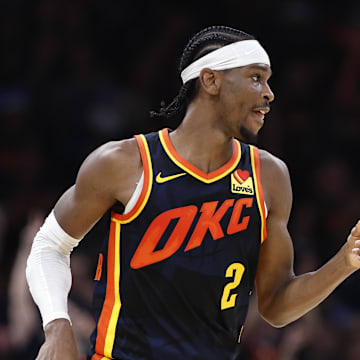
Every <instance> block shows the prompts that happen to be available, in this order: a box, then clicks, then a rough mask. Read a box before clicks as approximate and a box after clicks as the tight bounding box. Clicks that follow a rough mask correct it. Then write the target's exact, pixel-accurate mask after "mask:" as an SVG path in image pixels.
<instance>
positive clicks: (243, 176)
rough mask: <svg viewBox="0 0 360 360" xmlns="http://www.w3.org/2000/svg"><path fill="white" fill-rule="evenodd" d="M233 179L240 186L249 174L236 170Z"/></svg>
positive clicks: (245, 171)
mask: <svg viewBox="0 0 360 360" xmlns="http://www.w3.org/2000/svg"><path fill="white" fill-rule="evenodd" d="M234 175H235V179H236V180H237V181H238V182H239V183H240V184H242V183H243V182H244V181H245V180H246V179H247V178H248V177H249V176H250V173H249V172H248V171H247V170H239V169H238V170H236V171H235V173H234Z"/></svg>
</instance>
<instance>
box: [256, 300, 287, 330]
mask: <svg viewBox="0 0 360 360" xmlns="http://www.w3.org/2000/svg"><path fill="white" fill-rule="evenodd" d="M258 310H259V314H260V315H261V317H262V318H263V319H264V320H265V321H266V322H267V323H268V324H270V325H271V326H273V327H275V328H282V327H284V326H286V325H288V324H289V323H291V322H292V321H291V320H290V319H289V318H287V316H286V313H285V312H284V311H277V310H276V309H275V307H272V306H267V307H265V306H260V305H259V309H258Z"/></svg>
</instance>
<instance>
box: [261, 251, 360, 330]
mask: <svg viewBox="0 0 360 360" xmlns="http://www.w3.org/2000/svg"><path fill="white" fill-rule="evenodd" d="M346 246H347V245H346V244H345V245H344V246H343V248H342V249H341V250H340V251H339V252H338V253H337V254H336V255H335V256H334V257H333V258H332V259H331V260H330V261H328V262H327V263H326V264H325V265H323V266H322V267H321V268H319V269H318V270H316V271H313V272H309V273H306V274H303V275H300V276H295V277H293V278H291V279H290V280H289V281H287V282H286V283H284V284H283V285H282V286H281V287H279V288H278V289H277V291H276V292H274V293H273V294H272V296H271V301H269V302H267V304H266V309H262V310H261V311H260V312H261V313H262V315H263V317H264V318H265V319H266V320H267V321H268V322H269V323H271V324H272V325H273V326H276V327H282V326H285V325H287V324H289V323H291V322H293V321H295V320H297V319H298V318H300V317H301V316H302V315H304V314H306V313H307V312H308V311H310V310H311V309H313V308H314V307H316V306H317V305H318V304H320V303H321V302H322V301H323V300H324V299H325V298H326V297H327V296H328V295H330V294H331V293H332V291H333V290H334V289H335V288H336V287H337V286H338V285H339V284H340V283H341V282H342V281H343V280H345V279H346V278H347V277H348V276H349V275H351V274H352V273H353V272H355V271H356V270H357V269H356V268H355V267H353V266H351V265H350V264H348V263H347V262H346V256H345V253H346Z"/></svg>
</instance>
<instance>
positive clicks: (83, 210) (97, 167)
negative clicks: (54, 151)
mask: <svg viewBox="0 0 360 360" xmlns="http://www.w3.org/2000/svg"><path fill="white" fill-rule="evenodd" d="M141 171H142V165H141V158H140V154H139V150H138V147H137V143H136V140H135V139H130V140H124V141H120V142H110V143H107V144H105V145H103V146H101V147H100V148H98V149H97V150H95V151H94V152H93V153H91V154H90V155H89V156H88V157H87V158H86V159H85V161H84V162H83V164H82V165H81V167H80V170H79V172H78V175H77V178H76V182H75V184H74V185H73V186H72V187H71V188H70V189H68V190H67V191H66V192H65V193H64V194H63V195H62V196H61V197H60V199H59V200H58V202H57V203H56V205H55V208H54V211H55V217H56V219H57V221H58V222H59V224H60V226H61V227H62V228H63V229H64V231H65V232H67V233H68V234H69V235H71V236H73V237H75V238H80V237H82V236H84V235H85V234H86V233H87V232H88V231H89V230H90V229H91V228H92V226H93V225H94V224H95V223H96V222H97V221H98V220H99V219H100V218H101V217H102V216H103V215H104V213H105V212H106V211H107V210H108V209H109V208H110V207H111V206H112V205H113V204H114V203H115V202H116V201H119V202H121V203H123V204H126V202H127V201H128V200H129V198H130V196H131V194H132V191H133V190H134V189H135V186H136V181H137V179H138V178H139V177H140V175H141Z"/></svg>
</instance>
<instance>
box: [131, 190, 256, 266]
mask: <svg viewBox="0 0 360 360" xmlns="http://www.w3.org/2000/svg"><path fill="white" fill-rule="evenodd" d="M234 202H235V200H234V199H227V200H225V201H224V202H223V203H222V204H221V205H220V207H219V208H218V209H217V210H216V208H217V207H218V204H219V202H218V201H211V202H206V203H204V204H203V205H202V206H201V209H200V212H201V215H200V218H199V220H198V222H197V224H196V226H195V229H194V231H193V233H192V234H191V236H190V239H189V242H188V244H187V245H186V247H185V249H184V251H189V250H191V249H194V248H197V247H199V246H200V245H201V244H202V242H203V240H204V237H205V235H206V233H207V231H209V232H210V234H211V236H212V238H213V239H214V240H218V239H221V238H223V237H224V236H225V235H224V230H223V228H222V226H221V224H220V221H221V220H222V218H223V217H224V215H225V213H226V212H227V211H228V210H229V209H230V208H231V207H233V210H232V214H231V217H230V220H229V224H228V226H227V229H226V233H227V234H228V235H233V234H236V233H238V232H240V231H243V230H245V229H247V227H248V225H249V221H250V216H244V217H243V218H242V219H241V215H242V212H243V209H244V207H246V208H250V207H252V206H253V198H252V197H251V198H242V199H238V200H237V201H236V202H235V205H234ZM197 212H198V208H197V206H195V205H189V206H184V207H181V208H176V209H171V210H168V211H165V212H163V213H162V214H160V215H158V216H157V217H156V218H155V219H154V220H153V222H152V223H151V224H150V226H149V227H148V228H147V230H146V232H145V234H144V236H143V238H142V239H141V241H140V244H139V246H138V247H137V249H136V251H135V253H134V255H133V257H132V259H131V261H130V266H131V267H132V268H133V269H139V268H142V267H144V266H148V265H151V264H154V263H157V262H159V261H162V260H165V259H167V258H168V257H170V256H171V255H173V254H175V252H176V251H178V250H179V248H180V246H181V245H182V244H183V242H184V240H185V238H186V236H187V234H188V232H189V229H190V227H191V225H192V223H193V221H194V219H195V216H196V214H197ZM240 219H241V222H239V221H240ZM172 220H177V223H176V225H175V227H174V230H173V231H172V232H171V234H170V236H169V238H168V239H167V241H166V243H165V245H164V247H163V248H162V249H159V250H155V249H156V247H157V245H158V244H159V242H160V240H161V238H162V237H163V235H164V233H165V231H166V229H167V228H168V226H169V224H170V222H171V221H172Z"/></svg>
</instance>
